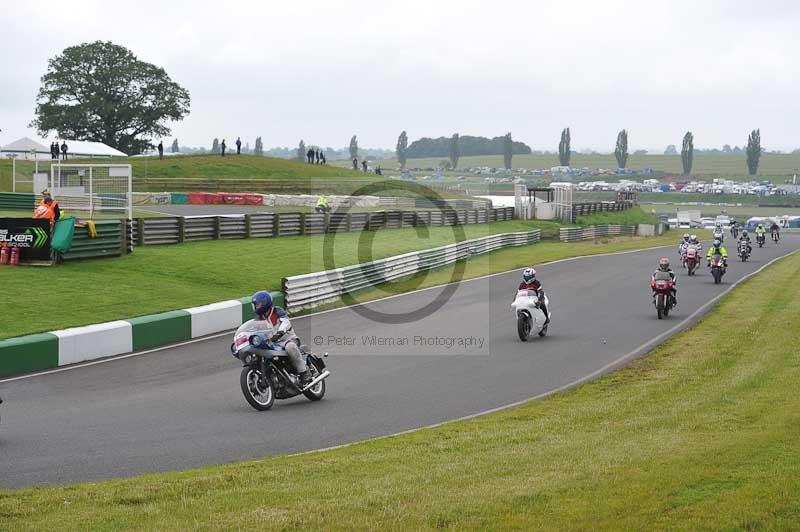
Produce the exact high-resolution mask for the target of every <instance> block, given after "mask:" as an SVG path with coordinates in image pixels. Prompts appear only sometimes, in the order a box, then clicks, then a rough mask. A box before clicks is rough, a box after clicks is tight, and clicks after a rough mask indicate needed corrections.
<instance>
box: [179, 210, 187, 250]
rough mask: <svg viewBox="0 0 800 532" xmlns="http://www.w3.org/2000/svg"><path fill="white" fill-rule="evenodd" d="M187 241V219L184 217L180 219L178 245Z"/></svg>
mask: <svg viewBox="0 0 800 532" xmlns="http://www.w3.org/2000/svg"><path fill="white" fill-rule="evenodd" d="M185 241H186V218H184V217H183V216H179V217H178V243H179V244H182V243H183V242H185Z"/></svg>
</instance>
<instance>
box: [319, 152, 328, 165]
mask: <svg viewBox="0 0 800 532" xmlns="http://www.w3.org/2000/svg"><path fill="white" fill-rule="evenodd" d="M319 158H320V160H321V161H322V164H325V163H326V162H327V161H326V160H325V153H324V152H323V151H322V150H319Z"/></svg>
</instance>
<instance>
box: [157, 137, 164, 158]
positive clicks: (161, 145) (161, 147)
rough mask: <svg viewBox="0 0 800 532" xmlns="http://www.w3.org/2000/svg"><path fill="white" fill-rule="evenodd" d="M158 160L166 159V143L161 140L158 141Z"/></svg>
mask: <svg viewBox="0 0 800 532" xmlns="http://www.w3.org/2000/svg"><path fill="white" fill-rule="evenodd" d="M158 158H159V159H163V158H164V142H163V141H160V140H159V141H158Z"/></svg>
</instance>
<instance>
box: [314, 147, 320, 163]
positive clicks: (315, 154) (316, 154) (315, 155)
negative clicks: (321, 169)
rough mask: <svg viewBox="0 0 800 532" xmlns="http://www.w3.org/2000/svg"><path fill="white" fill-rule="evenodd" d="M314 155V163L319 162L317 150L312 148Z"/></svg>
mask: <svg viewBox="0 0 800 532" xmlns="http://www.w3.org/2000/svg"><path fill="white" fill-rule="evenodd" d="M314 157H315V159H316V161H315V162H314V164H319V150H314Z"/></svg>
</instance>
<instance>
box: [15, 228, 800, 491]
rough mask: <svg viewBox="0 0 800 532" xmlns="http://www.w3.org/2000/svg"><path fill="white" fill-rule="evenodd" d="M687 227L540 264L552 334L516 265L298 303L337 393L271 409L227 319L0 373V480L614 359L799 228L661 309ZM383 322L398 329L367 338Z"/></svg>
mask: <svg viewBox="0 0 800 532" xmlns="http://www.w3.org/2000/svg"><path fill="white" fill-rule="evenodd" d="M678 237H679V235H678V233H677V232H676V246H674V247H673V248H670V249H664V248H662V249H660V250H649V251H642V252H636V253H627V254H618V255H610V256H603V257H589V258H584V259H578V260H572V261H566V262H560V263H554V264H550V265H544V266H541V267H539V268H537V269H538V271H539V278H540V279H541V280H542V282H543V283H544V286H545V288H546V290H547V292H548V295H549V297H550V301H551V306H552V311H553V314H554V317H553V324H552V326H551V328H550V334H549V336H548V337H547V338H544V339H538V338H537V339H536V340H534V341H531V342H529V343H522V342H520V341H519V339H518V338H517V333H516V324H515V319H514V316H513V314H512V312H511V310H510V303H511V299H512V297H513V294H514V292H515V289H516V286H517V284H518V282H519V272H513V273H507V274H501V275H496V276H492V277H488V278H484V279H479V280H474V281H468V282H463V283H460V284H458V285H455V292H454V293H453V294H452V296H451V297H450V298H449V299H448V300H446V301H444V302H443V303H444V304H443V306H442V307H441V308H439V309H438V310H436V311H435V312H434V313H433V314H431V315H428V316H426V315H425V312H424V311H423V310H422V309H423V307H425V305H426V304H428V303H430V302H432V301H434V300H436V298H437V296H438V295H441V294H442V292H443V290H444V288H441V287H439V288H436V289H432V290H427V291H422V292H417V293H413V294H408V295H404V296H399V297H395V298H391V299H386V300H383V301H379V302H375V303H372V304H370V305H369V306H368V307H367V308H368V309H370V310H373V311H377V312H387V313H389V312H391V313H409V315H410V317H411V318H410V319H411V321H408V322H406V323H400V324H391V323H381V322H376V321H374V319H373V318H371V317H368V316H363V315H362V314H360V313H357V312H356V311H355V310H354V309H352V308H346V309H340V310H336V311H332V312H328V313H323V314H319V315H316V316H310V317H307V318H304V319H298V320H296V321H295V328H296V329H297V330H298V332H299V333H300V335H301V337H302V338H303V339H304V341H305V342H306V343H308V344H309V345H311V346H312V347H314V348H315V350H316V351H318V352H321V351H329V352H330V353H331V356H330V358H328V359H327V361H328V365H329V369H330V370H331V371H332V373H333V374H332V376H331V377H330V378H329V379H328V381H327V382H328V394H327V396H326V397H325V399H324V400H323V401H321V402H318V403H311V402H310V401H308V400H306V399H305V398H303V397H300V398H295V399H291V400H289V401H276V403H275V406H274V408H273V409H272V410H271V411H269V412H256V411H255V410H253V409H252V408H251V407H250V406H249V405H248V404H247V403H246V402H245V400H244V398H243V397H242V394H241V391H240V389H239V372H240V366H239V364H238V362H237V361H236V360H235V359H234V358H233V357H231V355H230V352H229V347H228V346H229V344H230V339H231V338H230V335H224V336H221V337H218V338H211V339H206V340H203V341H200V342H197V343H194V344H189V345H185V346H182V347H175V348H171V349H166V350H162V351H157V352H153V353H150V354H145V355H142V356H136V357H131V358H127V359H121V360H114V361H110V362H108V363H102V364H97V365H93V366H87V367H82V368H77V369H74V370H69V371H63V372H59V373H53V374H49V375H40V376H35V377H32V378H26V379H21V380H15V381H11V382H2V381H0V395H1V396H2V397H3V399H4V400H5V403H4V404H3V407H2V408H3V411H2V420H3V424H2V425H0V487H7V488H10V487H22V486H32V485H45V484H64V483H72V482H77V481H85V480H95V479H103V478H112V477H126V476H131V475H136V474H140V473H146V472H152V471H167V470H178V469H186V468H192V467H197V466H202V465H207V464H219V463H225V462H230V461H235V460H244V459H248V458H256V457H263V456H265V455H274V454H279V453H294V452H299V451H305V450H310V449H318V448H323V447H328V446H333V445H338V444H343V443H347V442H353V441H357V440H363V439H365V438H370V437H374V436H381V435H386V434H392V433H396V432H400V431H403V430H408V429H413V428H416V427H422V426H425V425H430V424H433V423H437V422H441V421H445V420H449V419H454V418H459V417H462V416H467V415H470V414H475V413H478V412H482V411H485V410H488V409H492V408H495V407H500V406H503V405H508V404H510V403H513V402H516V401H520V400H524V399H526V398H530V397H532V396H536V395H538V394H542V393H545V392H548V391H552V390H554V389H557V388H559V387H562V386H564V385H567V384H570V383H573V382H575V381H576V380H578V379H580V378H582V377H586V376H587V375H591V374H593V373H595V372H597V371H598V370H601V369H603V368H605V369H608V365H609V364H612V363H614V362H618V361H619V359H620V358H621V357H623V356H625V355H626V354H630V353H632V352H634V351H636V350H637V349H639V348H641V346H642V345H643V344H645V343H647V342H648V341H651V340H653V339H654V338H656V337H658V336H659V335H661V334H663V333H665V332H666V331H668V330H670V329H672V328H674V327H675V326H676V325H678V324H679V323H680V322H681V321H682V320H685V319H686V318H687V317H688V316H689V315H690V314H692V313H693V312H695V311H696V310H697V309H699V308H700V307H701V306H703V305H704V304H705V303H706V302H708V301H709V300H710V299H712V298H713V297H715V296H716V295H718V294H720V293H721V292H722V291H723V290H725V289H726V288H727V287H729V286H730V284H731V283H733V282H735V281H736V280H738V279H740V278H741V277H742V276H743V275H745V274H748V273H751V272H753V271H755V270H756V269H758V268H760V267H761V266H763V265H764V264H766V263H767V262H768V261H770V260H771V259H773V258H775V257H778V256H781V255H783V254H786V253H788V252H789V251H792V250H794V249H797V248H800V236H798V235H785V237H784V240H783V241H782V242H781V243H780V245H777V246H776V245H774V244H772V243H771V242H768V243H767V245H766V246H765V247H764V248H763V249H758V248H756V249H755V250H754V251H753V257H752V261H751V262H747V263H745V264H742V263H741V262H739V261H738V259H737V258H736V257H735V249H729V251H730V252H731V254H732V255H733V256H732V257H731V259H730V267H729V269H728V273H727V275H726V276H725V279H724V282H723V284H722V285H721V286H716V285H714V284H713V281H712V278H711V276H710V275H709V274H708V273H707V272H708V270H706V269H705V264H703V267H702V268H701V270H700V272H699V274H698V276H697V277H693V278H689V277H686V276H685V275H682V271H681V270H680V269H678V275H679V279H678V283H679V284H678V286H679V293H678V301H679V306H678V308H677V309H675V312H674V315H673V314H671V315H670V317H669V318H667V319H665V320H661V321H659V320H658V319H657V318H656V312H655V309H654V307H653V305H652V302H651V297H650V289H649V275H650V273H651V272H652V270H653V269H654V268H655V265H656V263H657V259H658V257H660V256H662V255H668V256H670V258H671V259H672V260H673V261H677V256H676V255H677V239H678ZM730 244H733V243H730ZM706 245H707V243H706ZM730 248H735V245H731V246H730ZM535 261H536V257H535V256H532V257H531V262H532V263H535ZM759 282H768V280H767V279H765V278H763V277H762V278H761V279H760V281H759ZM373 336H374V341H375V342H376V343H377V342H382V343H384V344H388V345H381V346H371V345H369V343H370V341H372V337H373ZM315 338H316V339H317V340H316V342H315V341H314V339H315ZM481 340H482V341H483V343H482V344H481ZM405 341H407V342H408V345H403V342H405ZM315 343H319V344H321V345H318V346H315V345H314V344H315ZM337 343H338V344H339V345H336V344H337ZM365 343H366V344H367V345H365ZM392 344H393V345H392Z"/></svg>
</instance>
